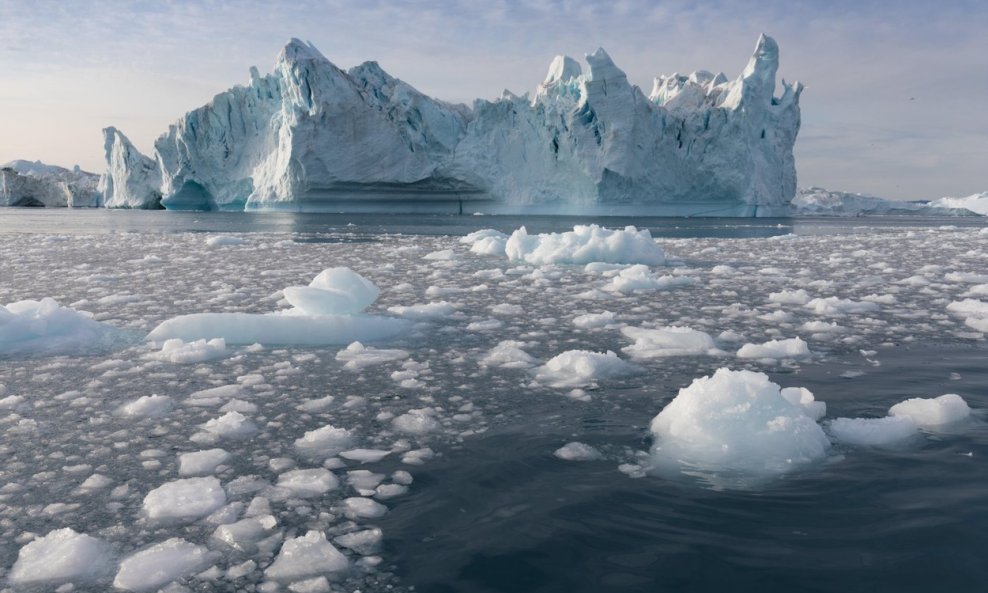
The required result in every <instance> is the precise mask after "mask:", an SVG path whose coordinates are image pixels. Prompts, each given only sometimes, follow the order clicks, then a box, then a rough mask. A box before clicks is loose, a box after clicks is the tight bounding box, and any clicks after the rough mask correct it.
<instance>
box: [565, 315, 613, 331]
mask: <svg viewBox="0 0 988 593" xmlns="http://www.w3.org/2000/svg"><path fill="white" fill-rule="evenodd" d="M615 321H616V317H615V315H614V313H613V312H612V311H604V312H602V313H586V314H584V315H578V316H576V317H574V318H573V325H575V326H576V327H578V328H580V329H597V328H602V327H611V326H613V325H614V324H615Z"/></svg>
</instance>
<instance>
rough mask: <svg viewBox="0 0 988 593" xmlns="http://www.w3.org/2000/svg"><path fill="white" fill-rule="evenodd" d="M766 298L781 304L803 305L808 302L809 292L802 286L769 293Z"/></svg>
mask: <svg viewBox="0 0 988 593" xmlns="http://www.w3.org/2000/svg"><path fill="white" fill-rule="evenodd" d="M768 300H770V301H772V302H773V303H779V304H781V305H805V304H806V303H808V302H810V294H809V293H808V292H806V291H805V290H803V289H802V288H800V289H797V290H782V291H779V292H773V293H770V294H769V295H768Z"/></svg>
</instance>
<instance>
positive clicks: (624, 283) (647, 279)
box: [604, 264, 696, 294]
mask: <svg viewBox="0 0 988 593" xmlns="http://www.w3.org/2000/svg"><path fill="white" fill-rule="evenodd" d="M695 283H696V280H694V279H693V278H690V277H689V276H669V275H664V276H656V275H654V274H652V272H651V271H650V270H649V269H648V266H645V265H642V264H637V265H634V266H629V267H627V268H625V269H623V270H621V271H620V272H619V273H618V274H617V276H614V277H613V278H611V281H610V283H608V284H607V285H605V286H604V290H608V291H611V292H618V293H623V294H628V293H632V292H639V291H649V290H669V289H672V288H678V287H680V286H689V285H691V284H695Z"/></svg>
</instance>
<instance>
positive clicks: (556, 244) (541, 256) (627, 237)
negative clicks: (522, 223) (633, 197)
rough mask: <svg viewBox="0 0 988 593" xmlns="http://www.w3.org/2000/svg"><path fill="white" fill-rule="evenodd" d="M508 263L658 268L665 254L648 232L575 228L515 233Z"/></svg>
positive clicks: (506, 246) (510, 242)
mask: <svg viewBox="0 0 988 593" xmlns="http://www.w3.org/2000/svg"><path fill="white" fill-rule="evenodd" d="M505 253H506V254H507V256H508V259H510V260H513V261H524V262H527V263H530V264H536V265H544V264H587V263H590V262H606V263H619V264H645V265H650V266H659V265H662V264H664V263H665V252H664V251H663V250H662V248H661V247H659V245H658V244H657V243H656V242H655V240H654V239H652V235H651V234H650V233H649V232H648V231H647V230H641V231H639V230H638V229H636V228H635V227H633V226H629V227H625V228H624V229H623V230H609V229H605V228H602V227H599V226H597V225H594V224H592V225H588V226H587V225H577V226H574V227H573V230H572V231H567V232H564V233H548V234H542V235H529V234H528V231H527V230H526V229H525V227H522V228H520V229H518V230H516V231H515V232H514V233H512V234H511V237H510V238H509V239H508V240H507V243H506V244H505Z"/></svg>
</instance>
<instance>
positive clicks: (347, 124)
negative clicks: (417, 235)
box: [101, 35, 803, 216]
mask: <svg viewBox="0 0 988 593" xmlns="http://www.w3.org/2000/svg"><path fill="white" fill-rule="evenodd" d="M778 61H779V50H778V46H777V45H776V43H775V41H773V40H772V39H771V38H769V37H766V36H764V35H763V36H761V37H760V38H759V39H758V43H757V45H756V47H755V51H754V54H753V55H752V57H751V59H750V60H749V62H748V65H747V67H746V68H745V69H744V71H743V73H742V74H741V76H739V77H738V78H737V79H735V80H733V81H729V80H728V79H727V78H726V77H725V76H724V75H723V74H716V75H714V74H712V73H710V72H706V71H697V72H694V73H693V74H691V75H689V76H684V75H679V74H674V75H672V76H669V77H659V78H656V79H655V81H654V86H653V89H652V91H651V93H650V94H649V95H646V94H645V93H644V92H643V91H642V90H641V89H640V88H639V87H637V86H634V85H632V84H631V83H629V81H628V79H627V76H626V75H625V73H624V72H623V71H621V70H620V69H619V68H618V67H617V66H616V65H615V64H614V62H613V61H612V60H611V58H610V56H608V54H607V53H606V52H605V51H604V50H603V49H598V50H597V51H595V52H593V53H592V54H589V55H587V56H586V62H587V68H586V71H585V72H584V71H583V69H582V68H581V66H580V65H579V64H578V63H577V62H576V61H575V60H573V59H572V58H568V57H565V56H558V57H556V58H555V59H554V60H553V62H552V64H551V66H550V68H549V72H548V74H547V76H546V78H545V80H544V81H543V82H542V83H541V84H540V85H539V86H538V89H537V92H536V93H535V96H534V97H533V98H531V99H529V98H528V96H527V95H526V96H525V97H518V96H515V95H514V94H512V93H509V92H507V91H506V92H505V93H504V95H503V96H502V97H501V98H500V99H497V100H495V101H485V100H478V101H476V102H475V103H474V105H473V107H472V108H470V107H467V106H465V105H453V104H449V103H446V102H443V101H439V100H436V99H433V98H430V97H428V96H426V95H424V94H422V93H420V92H419V91H417V90H416V89H415V88H413V87H412V86H410V85H408V84H407V83H405V82H403V81H401V80H398V79H396V78H394V77H392V76H390V75H389V74H387V73H386V72H385V71H384V70H382V69H381V67H380V66H378V64H377V63H376V62H366V63H364V64H361V65H359V66H357V67H355V68H352V69H350V70H349V71H343V70H341V69H339V68H337V67H336V66H335V65H333V64H332V63H331V62H330V61H329V60H327V59H326V58H325V57H323V56H322V54H320V53H319V51H318V50H316V48H315V47H313V46H312V45H311V44H307V43H303V42H301V41H299V40H297V39H293V40H292V41H291V42H290V43H288V45H287V46H286V47H285V48H284V49H283V50H282V51H281V54H280V55H279V57H278V60H277V63H276V64H275V67H274V70H273V72H272V73H271V74H268V75H266V76H261V75H260V74H259V73H258V71H257V69H256V68H252V69H251V74H250V80H249V82H248V83H247V85H246V86H235V87H233V88H231V89H230V90H228V91H225V92H223V93H220V94H218V95H216V97H214V99H213V100H212V102H210V103H209V104H207V105H205V106H203V107H200V108H199V109H196V110H193V111H191V112H189V113H188V114H186V115H185V116H184V117H183V118H181V119H180V120H178V121H177V122H176V123H175V124H173V125H172V126H170V127H169V129H168V131H167V132H166V133H165V134H163V135H162V136H161V137H159V138H158V140H157V141H156V142H155V144H154V152H153V155H152V156H150V157H149V156H144V155H142V154H140V153H139V152H138V151H137V150H136V148H134V146H133V145H132V144H131V143H130V141H129V140H128V139H127V138H126V136H124V135H123V134H122V133H121V132H120V131H118V130H117V129H115V128H107V129H106V130H105V131H104V133H105V154H106V162H107V172H106V174H105V176H104V178H103V182H102V184H101V188H102V192H103V195H102V199H103V203H104V204H105V205H106V206H107V207H114V208H149V207H157V206H158V205H161V206H164V207H165V208H168V209H174V210H189V209H191V210H217V209H218V210H293V211H300V210H301V211H334V212H335V211H374V210H386V211H389V212H422V211H432V212H457V211H463V209H464V208H468V209H469V211H470V212H474V211H483V212H495V213H496V212H501V213H504V212H542V213H579V214H670V215H701V214H707V215H738V216H750V215H760V216H761V215H778V214H784V213H786V212H787V210H786V207H787V205H788V203H789V201H790V200H791V199H792V197H793V195H794V194H795V191H796V170H795V164H794V160H793V152H792V151H793V144H794V142H795V140H796V135H797V133H798V131H799V125H800V111H799V95H800V92H801V91H802V88H803V87H802V85H800V84H799V83H795V84H788V83H786V82H785V81H784V80H783V81H782V94H781V96H778V97H777V96H775V94H774V93H775V87H776V71H777V69H778Z"/></svg>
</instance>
